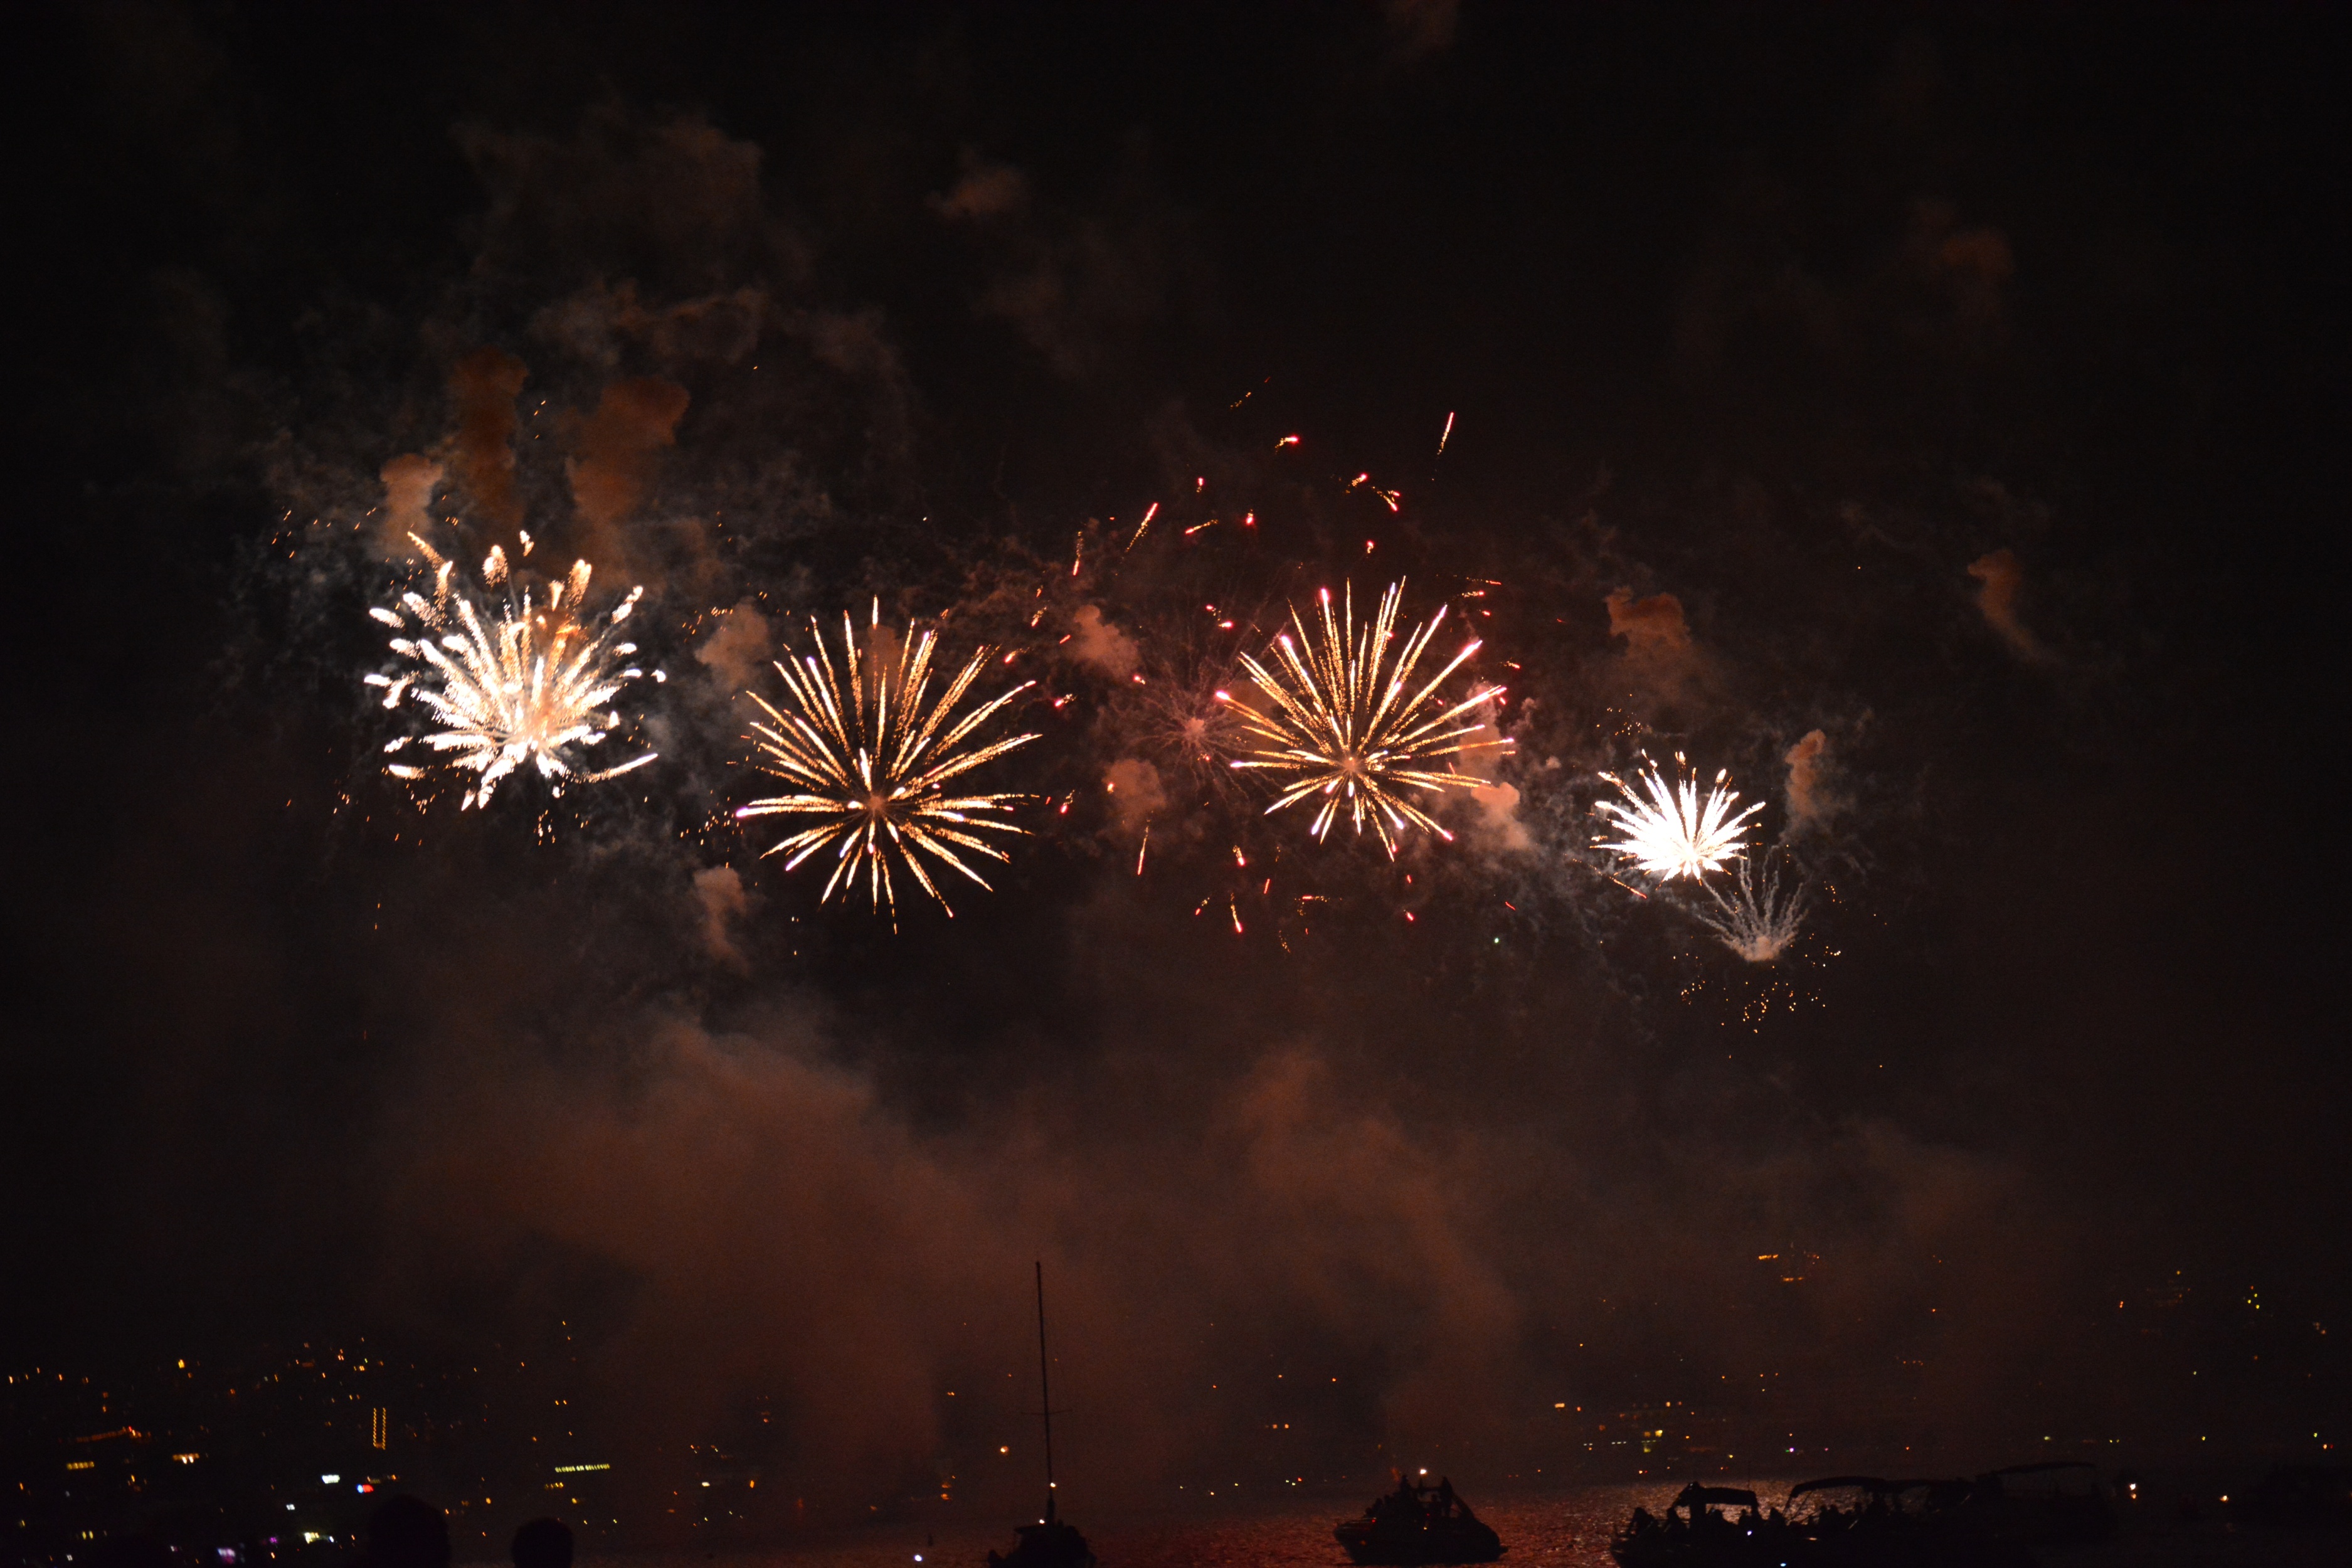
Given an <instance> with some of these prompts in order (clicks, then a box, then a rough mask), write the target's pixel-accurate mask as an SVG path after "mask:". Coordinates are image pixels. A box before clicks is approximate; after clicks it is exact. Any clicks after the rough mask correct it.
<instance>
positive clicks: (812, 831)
mask: <svg viewBox="0 0 2352 1568" xmlns="http://www.w3.org/2000/svg"><path fill="white" fill-rule="evenodd" d="M809 630H810V633H811V635H812V637H814V641H815V645H816V649H815V652H814V653H813V654H806V655H803V656H802V657H801V658H798V659H792V660H784V661H780V662H779V663H778V664H777V665H776V673H777V674H779V675H781V676H782V677H783V679H784V692H785V702H784V704H783V706H782V707H778V706H776V705H775V704H773V703H771V702H770V701H768V700H766V699H765V698H763V697H761V696H760V695H759V694H758V693H756V692H754V693H751V694H750V695H751V700H752V701H754V702H756V703H758V704H759V705H760V709H761V711H762V712H763V713H765V714H766V715H767V716H768V720H769V721H768V722H766V723H754V724H753V725H752V726H751V730H752V734H753V737H754V743H755V744H756V746H757V747H758V749H759V752H760V759H759V763H758V766H759V767H760V769H761V772H763V773H770V774H772V775H773V776H774V777H776V778H780V779H782V780H783V781H784V782H785V783H786V784H789V785H792V786H793V791H792V793H789V794H785V795H771V796H767V797H765V798H763V799H760V800H755V801H752V802H751V803H750V804H749V805H745V806H743V807H742V808H741V809H740V810H739V811H737V812H736V814H735V815H736V816H738V817H739V818H750V817H755V816H788V817H799V818H803V819H807V820H808V825H807V826H803V827H801V828H799V830H798V831H796V832H793V833H792V834H790V835H789V836H787V837H785V838H784V839H783V840H782V841H781V842H780V843H778V844H776V845H774V846H773V847H771V848H769V849H767V850H766V851H764V853H765V854H768V855H783V856H786V857H788V858H787V859H786V860H785V862H784V868H785V869H786V870H788V871H789V870H793V869H794V868H797V867H799V866H800V865H801V864H802V863H803V861H805V860H807V859H808V858H810V857H811V856H813V855H815V854H816V853H817V852H818V851H820V850H823V849H827V848H830V849H831V850H832V851H833V853H834V867H833V874H832V876H831V877H829V878H828V879H826V881H825V885H824V893H823V894H822V895H821V896H820V900H819V901H821V902H822V901H824V900H830V899H832V898H833V897H834V896H835V894H836V893H840V894H844V895H845V894H846V893H847V891H848V889H850V888H851V887H853V886H854V885H855V884H856V881H857V880H858V877H859V874H860V872H861V870H862V871H863V873H864V877H865V880H866V891H867V895H868V897H869V899H870V900H871V901H872V903H873V904H874V905H875V907H877V908H886V907H887V909H888V910H890V911H891V914H892V918H893V920H894V921H895V919H896V917H897V912H898V898H897V892H896V889H895V886H894V879H893V874H892V866H893V863H894V862H895V863H896V864H897V865H898V867H900V868H904V869H905V870H906V871H907V872H908V873H909V874H910V875H912V876H913V877H914V879H915V880H916V881H917V882H918V883H919V884H920V885H921V887H922V889H923V890H924V891H925V892H927V893H929V894H930V896H931V897H932V898H933V899H934V900H938V902H939V905H940V908H941V909H943V910H947V911H948V913H949V914H950V915H952V914H954V913H955V910H954V909H953V908H952V907H950V905H949V903H948V900H947V897H946V895H945V894H943V893H941V892H940V888H939V884H938V883H936V882H934V881H933V880H932V879H931V876H930V872H929V870H928V869H927V868H925V866H924V858H926V857H928V858H930V859H932V860H934V861H936V862H937V863H938V864H939V865H941V866H946V867H950V868H953V869H955V870H956V871H959V872H961V873H962V874H963V875H964V876H966V877H969V878H971V880H973V881H974V882H976V883H978V884H979V885H980V886H981V887H982V888H986V887H987V886H988V882H987V880H986V879H984V878H982V876H981V874H980V873H979V872H978V871H976V870H974V869H973V868H972V867H971V864H970V863H969V862H968V861H967V859H966V858H965V857H966V856H967V855H971V856H984V857H986V858H990V859H992V860H997V861H1003V860H1004V859H1006V858H1007V856H1006V853H1005V851H1004V850H1003V848H1001V847H999V846H998V845H997V844H994V843H991V842H990V841H989V840H988V839H986V838H984V837H980V836H981V835H982V834H983V833H993V834H1002V835H1005V836H1008V837H1020V836H1021V835H1022V834H1023V833H1024V831H1025V830H1024V829H1023V828H1022V827H1020V826H1017V825H1015V824H1014V823H1012V822H1010V821H1007V820H1005V819H1004V817H1005V814H1009V813H1010V812H1011V811H1012V809H1013V804H1014V803H1015V802H1017V801H1018V800H1020V798H1021V797H1020V796H1019V795H950V794H949V793H948V789H947V786H948V785H949V784H950V782H952V781H953V780H956V779H959V778H961V777H962V776H963V775H964V774H966V773H970V772H971V771H972V770H973V769H974V768H978V767H980V766H982V765H983V764H985V763H990V762H992V761H994V760H995V759H996V758H998V757H1001V756H1003V754H1004V753H1005V752H1010V751H1012V750H1013V748H1014V747H1016V746H1022V745H1025V744H1027V743H1028V742H1031V741H1034V740H1035V739H1037V737H1036V736H1035V735H1034V734H1032V735H1014V736H1011V737H1009V738H1007V739H1004V740H999V741H992V742H986V743H984V744H983V743H981V742H976V741H975V740H974V739H973V737H974V736H975V734H976V733H977V732H978V731H979V730H980V727H981V726H982V725H983V724H985V723H986V722H987V721H989V720H990V719H991V718H992V717H993V716H994V715H995V714H996V713H997V712H998V711H999V710H1002V709H1003V707H1004V706H1005V704H1007V703H1009V702H1011V701H1012V700H1013V698H1015V697H1017V696H1019V695H1020V694H1021V693H1022V692H1024V691H1026V690H1027V689H1029V688H1030V687H1031V686H1032V685H1034V682H1031V681H1024V682H1022V683H1021V684H1020V685H1018V686H1016V687H1013V689H1011V690H1009V691H1005V692H1003V693H1001V694H1000V695H998V696H997V697H995V698H994V699H992V700H990V701H988V702H985V703H982V705H980V706H979V707H977V708H973V709H971V710H969V711H968V712H965V713H964V714H963V715H962V716H961V717H957V716H956V713H955V710H956V707H957V705H958V704H959V703H961V702H962V701H963V700H964V698H965V696H966V694H967V693H969V692H970V691H971V687H972V683H973V682H974V681H975V680H977V679H979V677H980V674H981V671H982V669H983V668H986V666H987V664H988V662H989V658H990V655H991V654H992V651H993V650H992V649H990V648H987V647H982V648H980V649H978V650H976V651H975V652H974V653H973V654H972V656H971V661H970V662H969V663H967V664H966V665H965V666H964V667H963V669H962V670H961V673H959V674H957V675H956V676H955V677H953V678H952V679H949V680H947V681H946V682H945V683H944V684H943V685H940V687H939V689H938V690H937V691H936V692H934V691H933V690H932V686H933V683H934V680H935V679H936V675H935V672H934V671H933V669H932V668H931V658H932V654H933V652H934V651H935V650H936V648H937V647H938V640H939V639H938V634H937V633H935V632H931V631H924V632H921V633H914V632H912V631H911V629H910V631H909V634H908V637H906V638H905V639H903V640H901V641H900V642H899V644H898V655H897V658H896V659H895V660H893V659H892V658H891V657H890V655H889V650H888V648H887V646H886V645H887V643H888V642H889V641H890V640H892V634H891V633H890V632H889V631H888V630H887V628H885V627H884V626H882V624H881V611H880V606H879V605H878V604H877V606H876V609H875V614H874V617H873V621H872V623H871V625H870V626H869V627H868V646H867V647H864V648H861V647H859V645H858V638H857V635H856V626H854V625H853V624H852V623H851V620H850V617H849V616H846V615H845V616H842V618H841V662H840V663H839V664H838V665H836V664H835V662H834V656H833V654H832V653H831V652H830V651H829V650H828V649H827V648H826V647H825V640H824V632H823V631H822V630H821V629H819V628H818V626H816V624H815V623H814V621H812V622H811V623H810V625H809Z"/></svg>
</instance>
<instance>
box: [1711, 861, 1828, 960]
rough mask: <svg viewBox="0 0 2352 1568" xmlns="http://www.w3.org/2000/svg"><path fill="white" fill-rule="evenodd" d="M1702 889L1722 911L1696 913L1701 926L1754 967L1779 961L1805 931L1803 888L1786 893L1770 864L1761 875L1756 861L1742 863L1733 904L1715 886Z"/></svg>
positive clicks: (1777, 874)
mask: <svg viewBox="0 0 2352 1568" xmlns="http://www.w3.org/2000/svg"><path fill="white" fill-rule="evenodd" d="M1699 885H1700V886H1701V887H1703V888H1706V896H1707V897H1708V898H1710V899H1712V900H1715V907H1716V909H1717V911H1718V912H1717V913H1716V914H1708V913H1707V912H1706V911H1705V910H1696V911H1694V912H1695V913H1696V914H1697V916H1698V920H1699V923H1700V924H1702V925H1704V926H1706V929H1707V930H1709V931H1713V932H1714V933H1715V936H1716V940H1717V941H1718V942H1722V943H1723V945H1724V946H1726V947H1727V948H1729V949H1730V950H1731V951H1732V952H1736V953H1738V955H1739V956H1740V957H1742V958H1744V959H1746V960H1747V961H1748V963H1772V962H1774V961H1775V960H1777V959H1778V958H1779V957H1780V955H1781V954H1782V953H1783V952H1787V951H1788V950H1789V944H1790V942H1795V941H1796V940H1797V935H1798V933H1799V932H1800V931H1802V930H1803V929H1804V923H1805V899H1804V892H1803V889H1801V888H1791V889H1788V890H1787V891H1786V892H1785V893H1784V892H1783V891H1782V890H1781V887H1780V868H1779V867H1777V866H1772V865H1769V864H1768V865H1766V866H1765V867H1764V868H1763V870H1762V871H1761V873H1760V874H1759V871H1758V869H1757V863H1756V861H1754V860H1748V859H1742V860H1741V861H1740V863H1739V874H1738V883H1737V885H1736V886H1735V887H1734V889H1733V890H1732V895H1731V897H1730V898H1728V899H1727V898H1725V897H1724V896H1723V895H1722V894H1721V893H1718V892H1717V891H1716V890H1715V888H1714V886H1713V885H1712V884H1710V883H1706V882H1701V883H1700V884H1699Z"/></svg>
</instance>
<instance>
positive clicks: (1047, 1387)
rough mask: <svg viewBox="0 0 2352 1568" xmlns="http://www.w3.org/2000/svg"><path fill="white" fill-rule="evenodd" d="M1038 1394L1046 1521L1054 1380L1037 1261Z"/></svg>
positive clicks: (1050, 1508)
mask: <svg viewBox="0 0 2352 1568" xmlns="http://www.w3.org/2000/svg"><path fill="white" fill-rule="evenodd" d="M1037 1392H1038V1394H1039V1396H1040V1397H1039V1403H1040V1405H1042V1406H1043V1407H1044V1409H1045V1520H1046V1522H1048V1523H1051V1522H1052V1521H1053V1518H1054V1379H1053V1375H1052V1373H1049V1372H1048V1371H1047V1370H1046V1359H1045V1260H1044V1259H1042V1258H1040V1259H1039V1260H1038V1261H1037Z"/></svg>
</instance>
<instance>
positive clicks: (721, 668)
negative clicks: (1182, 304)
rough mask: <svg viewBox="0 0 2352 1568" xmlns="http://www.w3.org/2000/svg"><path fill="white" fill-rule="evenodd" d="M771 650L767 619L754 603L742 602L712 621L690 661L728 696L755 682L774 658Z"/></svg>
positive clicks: (773, 644) (771, 643)
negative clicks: (693, 660) (714, 677)
mask: <svg viewBox="0 0 2352 1568" xmlns="http://www.w3.org/2000/svg"><path fill="white" fill-rule="evenodd" d="M775 646H776V645H775V637H774V636H773V634H772V632H771V631H770V629H769V626H768V617H767V616H763V615H761V613H760V608H759V605H758V604H757V603H756V602H755V601H753V600H751V599H746V600H744V601H743V602H742V603H741V604H740V605H736V606H735V607H734V608H733V609H731V610H722V611H720V612H719V614H718V615H717V616H713V617H712V626H711V629H710V635H709V637H705V638H703V639H702V641H701V642H700V643H699V644H698V645H697V646H696V647H695V650H694V658H695V662H696V663H698V664H700V665H702V666H704V667H705V668H708V669H709V671H710V673H711V674H712V675H714V676H716V677H717V678H718V679H719V685H720V687H721V688H722V689H724V690H725V691H726V692H727V693H728V694H729V695H730V696H732V695H733V694H734V693H736V692H738V691H740V690H743V689H745V688H747V687H749V686H751V685H752V684H753V683H755V682H756V681H758V679H760V676H761V672H762V671H764V670H765V669H766V668H767V667H768V661H769V660H770V659H771V658H774V657H775V655H774V654H773V653H772V651H771V650H772V649H773V648H774V647H775Z"/></svg>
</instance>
